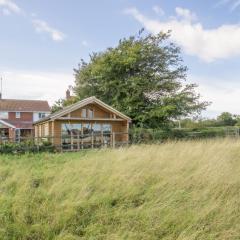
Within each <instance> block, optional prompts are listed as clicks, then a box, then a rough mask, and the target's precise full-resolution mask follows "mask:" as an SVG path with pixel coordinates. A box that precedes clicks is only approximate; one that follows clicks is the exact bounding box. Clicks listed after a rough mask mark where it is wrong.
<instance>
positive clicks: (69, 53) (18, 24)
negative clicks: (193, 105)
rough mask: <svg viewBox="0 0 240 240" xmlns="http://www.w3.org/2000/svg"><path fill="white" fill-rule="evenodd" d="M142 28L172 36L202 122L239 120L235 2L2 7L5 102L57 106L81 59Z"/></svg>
mask: <svg viewBox="0 0 240 240" xmlns="http://www.w3.org/2000/svg"><path fill="white" fill-rule="evenodd" d="M141 28H144V29H145V30H146V32H149V33H153V34H156V33H158V32H160V31H168V30H171V31H172V33H171V41H172V42H174V43H175V44H177V45H178V46H180V47H181V49H182V58H183V60H184V64H185V65H186V66H187V67H188V77H187V80H186V82H187V83H197V84H198V86H199V87H198V88H197V92H199V93H200V94H201V99H203V100H206V101H210V102H212V104H211V105H210V106H209V107H208V109H207V110H206V111H204V112H203V113H202V116H203V117H207V118H212V117H216V116H217V115H219V114H220V113H221V112H224V111H228V112H231V113H233V114H240V0H201V1H193V0H168V1H166V0H148V1H146V0H111V1H110V0H101V1H99V0H88V1H81V0H51V1H49V0H41V1H36V0H0V76H2V78H3V98H17V99H18V98H19V99H41V100H48V101H49V103H50V104H52V103H54V101H56V100H57V99H59V98H62V97H64V95H65V91H66V89H67V88H68V86H69V85H73V84H74V75H73V69H74V68H77V66H78V63H79V62H80V60H81V59H85V60H88V59H89V54H91V53H92V52H98V51H103V50H104V49H106V48H107V47H114V46H116V45H117V43H118V41H119V39H121V38H124V37H128V36H130V35H135V34H137V33H138V31H139V30H140V29H141Z"/></svg>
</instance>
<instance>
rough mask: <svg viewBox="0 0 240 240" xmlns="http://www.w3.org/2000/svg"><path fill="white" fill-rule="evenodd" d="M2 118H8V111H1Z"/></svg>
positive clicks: (0, 117) (0, 116)
mask: <svg viewBox="0 0 240 240" xmlns="http://www.w3.org/2000/svg"><path fill="white" fill-rule="evenodd" d="M0 119H8V112H0Z"/></svg>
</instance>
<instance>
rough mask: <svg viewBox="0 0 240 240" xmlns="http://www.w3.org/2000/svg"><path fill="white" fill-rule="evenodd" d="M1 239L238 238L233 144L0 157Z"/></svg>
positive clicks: (239, 174) (238, 179)
mask: <svg viewBox="0 0 240 240" xmlns="http://www.w3.org/2000/svg"><path fill="white" fill-rule="evenodd" d="M0 239H3V240H4V239H9V240H10V239H11V240H12V239H29V240H30V239H31V240H32V239H44V240H45V239H61V240H62V239H63V240H64V239H65V240H71V239H166V240H169V239H179V240H190V239H191V240H192V239H204V240H207V239H240V141H237V140H231V139H225V140H209V141H195V142H194V141H191V142H190V141H189V142H176V143H174V142H169V143H166V144H162V145H140V146H132V147H130V148H127V149H126V148H124V149H115V150H109V149H108V150H100V151H99V150H96V151H86V152H80V153H66V154H40V155H24V156H0Z"/></svg>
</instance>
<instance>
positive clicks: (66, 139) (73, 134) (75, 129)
mask: <svg viewBox="0 0 240 240" xmlns="http://www.w3.org/2000/svg"><path fill="white" fill-rule="evenodd" d="M81 132H82V124H81V123H76V124H69V123H63V124H62V146H63V148H64V149H79V148H80V144H81Z"/></svg>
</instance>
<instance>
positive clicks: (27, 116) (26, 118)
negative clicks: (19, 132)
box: [8, 112, 33, 121]
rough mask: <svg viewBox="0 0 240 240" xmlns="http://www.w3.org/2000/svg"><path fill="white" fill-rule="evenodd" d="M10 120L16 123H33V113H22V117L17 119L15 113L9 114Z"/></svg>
mask: <svg viewBox="0 0 240 240" xmlns="http://www.w3.org/2000/svg"><path fill="white" fill-rule="evenodd" d="M8 119H9V120H15V121H33V113H32V112H21V117H20V118H16V113H15V112H9V113H8Z"/></svg>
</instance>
